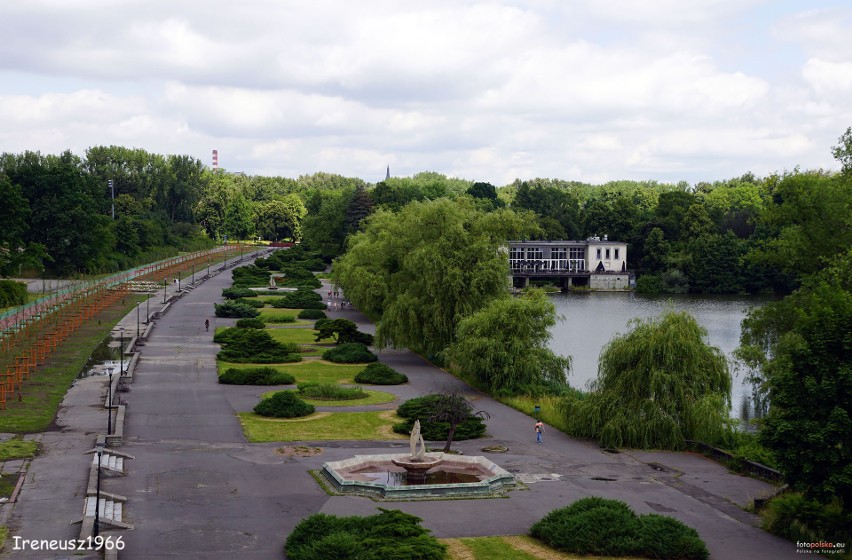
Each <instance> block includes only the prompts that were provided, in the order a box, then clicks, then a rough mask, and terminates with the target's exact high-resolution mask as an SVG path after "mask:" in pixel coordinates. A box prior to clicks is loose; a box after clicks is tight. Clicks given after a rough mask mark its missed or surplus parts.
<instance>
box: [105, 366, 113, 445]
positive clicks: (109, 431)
mask: <svg viewBox="0 0 852 560" xmlns="http://www.w3.org/2000/svg"><path fill="white" fill-rule="evenodd" d="M114 369H115V368H109V385H108V386H107V435H108V436H109V435H112V372H113V370H114Z"/></svg>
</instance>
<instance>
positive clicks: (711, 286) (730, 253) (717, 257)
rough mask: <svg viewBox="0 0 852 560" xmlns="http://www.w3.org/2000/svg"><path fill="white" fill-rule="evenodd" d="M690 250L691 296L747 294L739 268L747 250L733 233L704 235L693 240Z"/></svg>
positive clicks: (689, 274) (689, 275)
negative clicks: (693, 293) (694, 294)
mask: <svg viewBox="0 0 852 560" xmlns="http://www.w3.org/2000/svg"><path fill="white" fill-rule="evenodd" d="M687 247H688V250H689V252H690V254H691V256H692V260H691V262H690V265H689V267H688V268H687V277H688V278H689V287H690V290H691V291H692V292H697V293H701V294H736V293H739V292H743V291H745V287H744V284H743V276H742V267H741V265H740V262H741V259H742V258H743V256H744V254H745V246H744V243H743V242H742V241H741V240H740V239H737V236H736V235H734V234H733V232H731V231H728V233H726V234H725V235H717V234H705V235H701V236H698V237H695V238H693V239H690V241H689V243H688V244H687Z"/></svg>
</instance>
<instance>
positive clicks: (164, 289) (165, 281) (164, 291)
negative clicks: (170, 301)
mask: <svg viewBox="0 0 852 560" xmlns="http://www.w3.org/2000/svg"><path fill="white" fill-rule="evenodd" d="M166 284H167V280H166V279H165V278H163V305H165V304H166Z"/></svg>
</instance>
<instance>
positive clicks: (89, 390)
mask: <svg viewBox="0 0 852 560" xmlns="http://www.w3.org/2000/svg"><path fill="white" fill-rule="evenodd" d="M230 276H231V275H230V273H228V272H225V273H223V274H219V275H217V276H214V277H212V278H210V279H209V280H207V281H205V282H203V283H201V284H200V285H198V287H196V288H195V289H194V290H192V291H191V292H189V293H188V294H186V295H185V296H183V297H182V298H180V299H178V300H176V301H175V302H174V303H173V304H172V305H171V308H170V309H169V310H168V312H167V313H165V314H164V315H163V316H162V317H161V318H160V319H159V320H158V321H157V323H156V326H155V328H154V329H153V331H152V333H151V334H150V336H149V337H148V340H147V342H146V344H145V346H144V347H142V348H140V349H139V350H140V352H141V357H140V359H139V362H138V365H137V368H136V370H135V372H134V382H133V384H132V386H131V390H130V392H129V393H126V394H124V395H123V398H124V399H125V400H126V401H127V403H128V404H127V417H126V424H125V437H124V445H123V446H122V447H121V448H120V450H121V451H122V452H124V453H129V454H130V455H133V456H134V457H135V459H132V460H129V461H127V462H126V470H127V474H126V476H123V477H110V478H107V479H105V480H104V481H103V489H104V490H105V491H107V492H111V493H114V494H120V495H123V496H126V497H127V502H126V504H125V506H124V512H125V521H127V522H129V523H132V524H133V525H134V527H135V528H134V529H132V530H124V531H111V532H105V533H104V534H107V535H110V536H118V535H121V536H122V538H123V540H124V542H126V548H125V549H124V550H123V551H122V552H121V553H120V556H119V557H120V558H122V559H155V558H182V559H195V558H198V559H211V558H223V559H228V558H240V559H249V560H254V559H258V560H260V559H264V560H266V559H270V560H271V559H280V558H283V545H284V541H285V539H286V537H287V535H288V533H289V532H290V530H291V529H292V528H293V527H294V526H295V525H296V523H298V522H299V521H300V520H301V519H303V518H304V517H306V516H307V515H310V514H311V513H314V512H318V511H321V512H325V513H333V514H347V515H349V514H358V515H368V514H372V513H375V512H376V511H377V510H376V508H377V507H383V508H398V509H402V510H404V511H407V512H410V513H413V514H415V515H417V516H419V517H421V518H423V520H424V522H423V524H424V526H425V527H427V528H429V529H431V530H432V532H433V533H434V534H435V535H436V536H438V537H463V536H485V535H504V534H523V533H526V532H527V531H528V530H529V527H530V526H531V525H532V524H533V523H534V522H535V521H537V520H538V519H540V518H541V517H542V516H544V515H545V514H546V513H547V512H549V511H551V510H552V509H555V508H557V507H561V506H564V505H566V504H568V503H570V502H572V501H574V500H576V499H578V498H581V497H584V496H589V495H598V496H604V497H609V498H616V499H621V500H624V501H625V502H627V503H629V504H630V505H631V507H633V509H634V510H635V511H636V512H637V513H663V514H666V515H671V516H673V517H676V518H678V519H680V520H682V521H684V522H685V523H687V524H688V525H690V526H692V527H694V528H696V529H697V530H698V532H699V533H700V534H701V536H702V538H704V540H705V541H706V542H707V545H708V547H709V549H710V551H711V555H712V558H714V559H719V560H723V559H724V560H727V559H740V558H742V559H746V558H755V559H767V560H769V559H772V560H775V559H785V558H791V559H792V558H796V557H798V555H797V554H796V548H795V544H794V543H789V542H787V541H784V540H781V539H779V538H776V537H774V536H772V535H769V534H768V533H765V532H764V531H762V530H760V529H758V528H756V527H755V525H756V524H757V523H758V520H757V518H756V516H754V515H752V514H749V513H747V512H745V511H744V510H743V509H742V508H741V507H739V506H738V505H737V504H742V505H745V504H748V503H750V501H751V500H752V499H753V498H754V497H759V496H762V495H764V494H766V493H767V492H769V491H770V490H771V487H770V486H769V485H768V484H765V483H762V482H760V481H756V480H754V479H750V478H747V477H743V476H739V475H736V474H731V473H729V472H728V471H727V470H726V469H725V468H724V467H722V466H720V465H719V464H717V463H715V462H712V461H709V460H707V459H704V458H703V457H700V456H697V455H692V454H685V453H650V452H631V451H624V452H621V453H617V454H612V453H607V452H604V451H602V450H601V449H599V448H598V447H597V446H595V445H593V444H591V443H588V442H581V441H577V440H574V439H571V438H569V437H567V436H565V435H564V434H561V433H559V432H557V431H556V430H554V429H552V428H549V429H548V430H547V431H546V433H545V434H544V444H543V445H536V444H535V437H534V433H533V423H534V421H533V420H532V419H531V418H530V417H528V416H526V415H523V414H521V413H519V412H517V411H515V410H512V409H510V408H508V407H505V406H503V405H501V404H499V403H497V402H496V401H494V400H492V399H490V398H489V397H487V396H485V395H482V394H479V393H477V392H475V391H473V390H472V389H470V388H467V387H466V386H464V385H463V384H461V383H460V382H459V381H458V380H457V379H456V378H454V377H452V376H450V375H449V374H447V373H445V372H443V371H441V370H440V369H438V368H435V367H434V366H432V365H430V364H428V363H426V362H425V361H423V360H422V359H421V358H419V357H418V356H416V355H414V354H413V353H411V352H408V351H401V350H395V351H383V352H381V353H380V354H379V356H380V359H381V360H382V361H383V362H385V363H387V364H388V365H390V366H392V367H394V368H396V369H398V370H400V371H402V372H404V373H405V374H406V375H408V377H409V379H410V383H409V384H407V385H402V386H395V387H382V388H381V389H382V390H385V391H389V392H393V393H395V394H397V395H399V397H400V400H398V401H396V402H395V403H391V404H388V405H378V406H376V407H375V408H395V407H396V406H398V405H399V403H400V402H401V401H402V400H404V399H406V398H410V397H412V396H416V395H421V394H425V393H429V392H433V391H436V390H441V389H443V388H447V387H452V386H455V387H461V388H463V390H465V392H466V393H468V394H469V395H470V396H471V397H472V398H473V399H475V400H476V405H477V407H478V408H479V409H482V410H486V411H487V412H489V413H490V415H491V419H490V420H488V421H487V425H488V437H486V438H484V439H480V440H476V441H466V442H459V443H456V444H454V447H455V448H457V449H460V450H462V451H463V452H464V453H465V454H466V455H474V454H481V451H480V449H481V448H482V447H484V446H489V445H504V446H506V447H508V448H509V451H508V452H507V453H504V454H490V455H489V458H490V459H492V460H493V461H495V462H496V463H498V464H499V465H501V466H502V467H504V468H506V469H507V470H509V471H510V472H513V473H515V474H516V475H517V476H518V477H519V478H520V479H521V480H523V481H525V482H526V483H527V485H526V488H525V489H521V490H516V491H512V492H509V493H508V494H507V498H503V499H486V500H451V501H426V502H402V503H389V502H374V501H372V500H369V499H367V498H361V497H337V496H335V497H330V496H328V495H327V494H326V493H325V492H324V491H323V490H321V489H320V488H319V486H318V485H317V484H316V482H315V481H314V480H313V478H312V477H311V476H310V474H309V473H308V471H309V470H311V469H318V468H320V467H321V465H322V463H323V462H324V461H330V460H338V459H344V458H347V457H351V456H352V455H354V454H369V453H387V452H389V450H392V449H397V448H398V449H400V452H404V451H403V450H404V449H407V445H408V444H407V441H394V442H347V441H320V442H299V443H288V444H281V443H279V444H275V443H270V444H250V443H248V442H247V441H246V440H245V438H244V436H243V433H242V430H241V428H240V425H239V421H238V418H237V417H236V413H237V412H242V411H247V410H250V409H251V408H252V406H253V405H254V403H255V402H256V399H257V396H258V395H260V394H261V393H263V392H266V391H269V390H270V388H269V387H236V386H227V385H219V384H218V383H217V382H216V366H215V355H216V352H217V351H218V345H216V344H213V342H212V337H213V331H214V327H216V326H222V325H226V324H231V323H232V322H233V321H232V320H226V319H216V318H214V317H213V306H212V304H213V302H215V301H220V293H221V290H222V289H223V288H226V287H228V286H230V283H231V279H230ZM329 315H330V316H332V317H338V316H339V317H346V318H349V319H352V320H354V321H356V322H357V323H359V325H360V326H362V330H368V331H369V330H372V325H369V324H368V322H367V320H366V319H365V318H364V317H363V316H362V315H360V314H359V313H358V312H357V311H352V310H347V311H342V312H330V313H329ZM205 318H210V320H211V329H210V332H205V330H204V320H205ZM135 321H136V316H135V314H130V315H128V317H127V318H126V319H125V320H124V321H123V322H122V325H123V326H125V328H126V329H130V328H131V324H132V327H133V329H135ZM105 386H106V381H105V379H102V378H100V379H97V378H90V379H86V380H81V381H80V382H78V383H77V384H76V385H75V387H74V388H73V389H72V390H71V391H70V392H69V393H68V396H67V397H66V399H65V401H64V403H63V406H62V409H61V410H60V415H59V418H58V420H57V424H58V425H59V427H60V430H59V431H57V432H49V433H46V434H44V436H43V438H42V444H43V447H44V451H43V453H42V455H41V456H39V457H38V458H36V459H35V460H33V461H32V463H31V465H30V468H29V471H28V475H27V479H26V482H25V484H24V487H23V490H22V492H21V496H20V499H19V503H17V504H15V507H14V510H13V512H12V513H11V516H9V526H10V528H11V530H10V538H11V537H12V536H13V535H19V536H21V535H23V536H27V538H54V539H61V538H75V537H76V536H77V535H78V533H79V526H70V525H69V522H70V521H72V520H73V519H74V518H75V517H76V518H79V517H80V516H81V514H82V511H81V508H82V492H84V489H85V484H86V477H87V472H88V471H87V468H88V463H89V462H90V461H91V459H90V456H86V455H83V453H84V452H85V451H86V450H87V449H89V448H91V446H92V442H93V439H94V436H93V434H94V433H96V432H97V430H98V429H101V431H103V429H102V428H99V425H100V423H103V422H102V421H105V412H104V411H103V409H102V408H100V406H99V402H98V399H99V398H100V397H101V393H102V392H103V391H105ZM338 410H340V409H338ZM285 445H288V446H289V445H306V446H314V447H318V448H320V449H321V453H320V454H318V455H316V456H313V457H293V456H288V455H284V454H282V453H281V452H280V451H279V448H282V447H283V446H285ZM6 507H8V506H6ZM8 549H9V541H7V550H8ZM7 555H8V552H7V553H5V554H4V556H7ZM11 557H14V558H70V557H75V558H79V557H81V556H75V555H74V554H73V553H56V554H53V555H50V554H45V553H43V552H42V553H39V554H35V553H26V552H14V553H12V555H11ZM82 557H84V556H82Z"/></svg>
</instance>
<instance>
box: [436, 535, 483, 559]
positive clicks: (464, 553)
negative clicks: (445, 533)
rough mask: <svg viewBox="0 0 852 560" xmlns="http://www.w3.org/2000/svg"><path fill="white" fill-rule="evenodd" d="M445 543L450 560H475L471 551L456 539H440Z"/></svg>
mask: <svg viewBox="0 0 852 560" xmlns="http://www.w3.org/2000/svg"><path fill="white" fill-rule="evenodd" d="M441 542H442V543H444V544H445V545H447V557H448V558H450V560H476V556H474V555H473V552H472V551H471V550H470V549H469V548H468V547H466V546H465V545H464V544H462V542H461V541H460V540H458V539H441Z"/></svg>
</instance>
